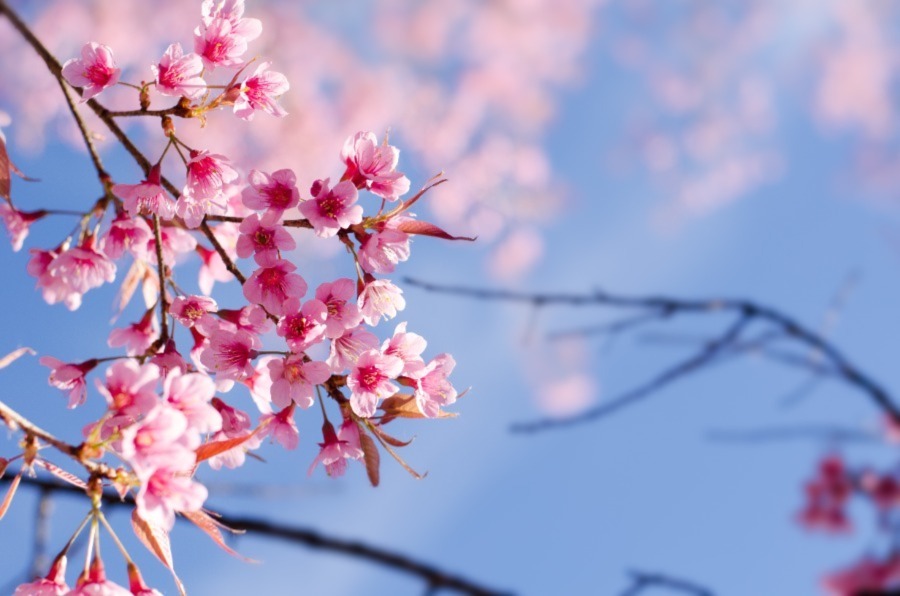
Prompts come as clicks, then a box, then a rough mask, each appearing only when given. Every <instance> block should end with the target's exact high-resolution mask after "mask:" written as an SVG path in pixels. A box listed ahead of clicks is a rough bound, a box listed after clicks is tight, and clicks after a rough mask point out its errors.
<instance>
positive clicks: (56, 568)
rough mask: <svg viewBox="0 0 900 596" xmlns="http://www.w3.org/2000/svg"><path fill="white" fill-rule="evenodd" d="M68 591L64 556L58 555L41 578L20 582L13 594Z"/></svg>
mask: <svg viewBox="0 0 900 596" xmlns="http://www.w3.org/2000/svg"><path fill="white" fill-rule="evenodd" d="M68 593H69V586H67V585H66V556H65V555H60V556H59V557H57V558H56V560H55V561H53V565H51V566H50V571H48V572H47V575H46V576H44V577H43V578H41V579H37V580H35V581H33V582H29V583H27V584H21V585H20V586H18V587H17V588H16V591H15V592H13V596H62V595H63V594H68Z"/></svg>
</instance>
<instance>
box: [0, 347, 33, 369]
mask: <svg viewBox="0 0 900 596" xmlns="http://www.w3.org/2000/svg"><path fill="white" fill-rule="evenodd" d="M24 354H31V355H32V356H34V354H35V351H34V350H32V349H31V348H19V349H18V350H15V351H12V352H10V353H9V354H7V355H6V356H4V357H3V358H0V369H3V368H6V367H7V366H9V365H10V364H12V363H13V362H15V361H16V360H18V359H19V358H21V357H22V356H23V355H24Z"/></svg>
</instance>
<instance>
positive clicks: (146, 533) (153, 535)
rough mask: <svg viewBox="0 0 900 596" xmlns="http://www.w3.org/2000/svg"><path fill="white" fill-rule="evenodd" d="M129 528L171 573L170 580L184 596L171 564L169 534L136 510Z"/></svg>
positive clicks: (182, 588)
mask: <svg viewBox="0 0 900 596" xmlns="http://www.w3.org/2000/svg"><path fill="white" fill-rule="evenodd" d="M131 527H132V528H134V533H135V535H136V536H137V537H138V540H140V541H141V542H142V543H143V545H144V546H146V547H147V550H149V551H150V552H151V553H153V554H154V555H156V558H157V559H159V560H160V561H161V562H162V564H163V565H165V566H166V569H168V570H169V571H170V572H171V573H172V578H173V579H174V580H175V584H176V585H177V586H178V591H179V592H181V594H182V596H185V594H186V592H185V591H184V584H182V583H181V580H180V579H178V575H176V574H175V566H174V564H173V562H172V546H171V544H170V543H169V533H168V532H167V531H166V530H164V529H163V528H162V527H161V526H159V525H158V524H154V523H150V522H148V521H147V520H145V519H144V518H142V517H141V516H140V515H139V514H138V510H137V508H135V509H134V510H133V511H132V512H131Z"/></svg>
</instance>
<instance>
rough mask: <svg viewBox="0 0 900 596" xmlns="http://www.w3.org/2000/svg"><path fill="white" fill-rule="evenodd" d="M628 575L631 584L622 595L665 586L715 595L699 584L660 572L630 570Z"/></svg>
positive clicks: (669, 588)
mask: <svg viewBox="0 0 900 596" xmlns="http://www.w3.org/2000/svg"><path fill="white" fill-rule="evenodd" d="M629 575H631V585H629V586H628V587H627V588H625V591H623V592H622V596H636V595H637V594H640V593H642V592H643V591H644V590H646V589H648V588H665V589H668V590H673V591H676V592H682V593H684V594H693V595H694V596H715V595H714V594H713V592H712V591H711V590H709V589H708V588H705V587H703V586H701V585H699V584H696V583H694V582H690V581H687V580H683V579H679V578H676V577H671V576H668V575H663V574H661V573H647V572H644V571H631V572H630V574H629Z"/></svg>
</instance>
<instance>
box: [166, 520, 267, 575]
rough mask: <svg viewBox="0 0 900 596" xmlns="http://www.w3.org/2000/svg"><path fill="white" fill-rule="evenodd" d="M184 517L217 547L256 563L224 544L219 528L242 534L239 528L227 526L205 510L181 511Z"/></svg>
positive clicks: (248, 561)
mask: <svg viewBox="0 0 900 596" xmlns="http://www.w3.org/2000/svg"><path fill="white" fill-rule="evenodd" d="M181 514H182V515H183V516H184V517H186V518H187V519H189V520H190V521H191V523H193V524H194V525H195V526H197V527H198V528H200V529H201V530H203V532H204V533H205V534H206V535H207V536H209V537H210V538H212V540H213V542H215V543H216V544H218V545H219V548H221V549H222V550H224V551H225V552H226V553H228V554H229V555H231V556H233V557H237V558H238V559H241V560H243V561H245V562H247V563H257V562H258V561H254V560H253V559H249V558H247V557H245V556H244V555H242V554H240V553H238V552H237V551H235V550H234V549H233V548H231V547H230V546H228V545H227V544H225V538H224V537H223V536H222V532H221V531H220V530H219V529H220V528H223V529H225V530H228V531H229V532H231V533H232V534H243V532H241V531H239V530H235V529H233V528H229V527H228V526H226V525H225V524H223V523H221V522H219V521H217V520H215V519H213V518H212V517H211V516H210V515H209V514H208V513H206V512H205V511H183V512H182V513H181Z"/></svg>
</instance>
